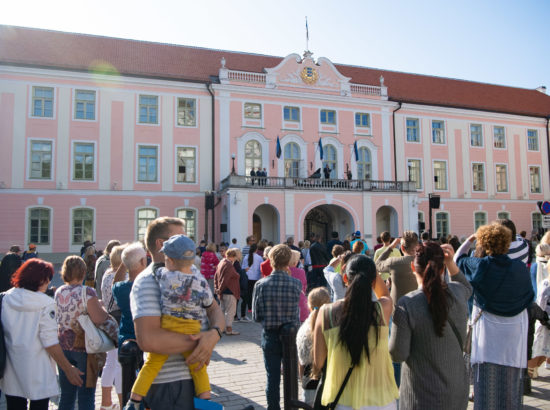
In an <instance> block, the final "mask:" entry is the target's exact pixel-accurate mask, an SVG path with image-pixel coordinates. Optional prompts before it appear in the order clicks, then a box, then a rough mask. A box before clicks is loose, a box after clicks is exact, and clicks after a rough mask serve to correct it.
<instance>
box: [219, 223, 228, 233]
mask: <svg viewBox="0 0 550 410" xmlns="http://www.w3.org/2000/svg"><path fill="white" fill-rule="evenodd" d="M220 232H227V224H220Z"/></svg>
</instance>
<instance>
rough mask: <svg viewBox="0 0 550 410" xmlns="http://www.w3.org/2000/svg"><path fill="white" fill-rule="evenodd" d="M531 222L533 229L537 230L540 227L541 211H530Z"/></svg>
mask: <svg viewBox="0 0 550 410" xmlns="http://www.w3.org/2000/svg"><path fill="white" fill-rule="evenodd" d="M531 222H532V223H533V229H536V230H537V231H539V230H540V229H542V214H541V213H532V214H531Z"/></svg>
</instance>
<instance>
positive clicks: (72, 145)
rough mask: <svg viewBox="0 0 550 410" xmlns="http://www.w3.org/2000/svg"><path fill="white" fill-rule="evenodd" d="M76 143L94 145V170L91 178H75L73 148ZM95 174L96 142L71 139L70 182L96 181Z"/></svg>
mask: <svg viewBox="0 0 550 410" xmlns="http://www.w3.org/2000/svg"><path fill="white" fill-rule="evenodd" d="M77 144H86V145H93V147H94V166H93V168H94V170H93V178H92V179H76V178H75V149H76V145H77ZM96 175H97V144H96V142H95V141H86V140H72V141H71V182H88V183H89V182H96Z"/></svg>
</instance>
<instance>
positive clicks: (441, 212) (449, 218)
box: [434, 211, 452, 238]
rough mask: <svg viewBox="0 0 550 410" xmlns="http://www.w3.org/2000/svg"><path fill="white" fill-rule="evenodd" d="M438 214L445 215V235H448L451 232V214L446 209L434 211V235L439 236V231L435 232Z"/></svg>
mask: <svg viewBox="0 0 550 410" xmlns="http://www.w3.org/2000/svg"><path fill="white" fill-rule="evenodd" d="M439 214H444V215H446V216H447V229H448V232H446V233H445V235H446V236H448V235H449V234H450V233H451V232H452V229H451V216H450V214H449V212H448V211H438V212H435V214H434V219H435V235H436V238H439V237H440V235H439V233H438V232H437V215H439Z"/></svg>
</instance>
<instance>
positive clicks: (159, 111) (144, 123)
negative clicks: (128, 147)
mask: <svg viewBox="0 0 550 410" xmlns="http://www.w3.org/2000/svg"><path fill="white" fill-rule="evenodd" d="M141 97H156V98H157V122H141V121H140V119H141V118H140V107H141ZM160 100H161V98H160V95H158V94H146V93H143V94H141V93H140V94H138V97H137V101H136V114H137V115H136V124H137V125H144V126H149V127H158V126H160V113H161V106H160ZM147 106H149V105H147ZM147 112H149V111H147Z"/></svg>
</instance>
